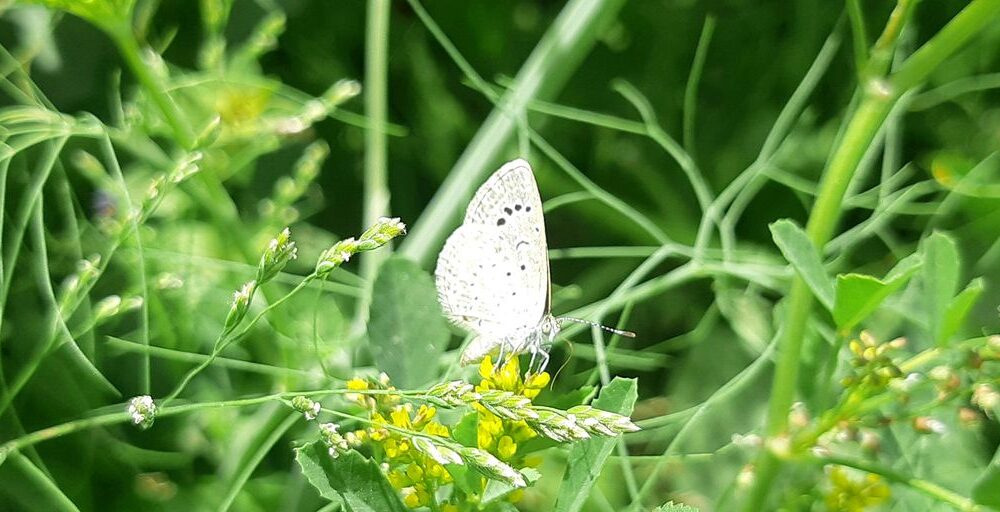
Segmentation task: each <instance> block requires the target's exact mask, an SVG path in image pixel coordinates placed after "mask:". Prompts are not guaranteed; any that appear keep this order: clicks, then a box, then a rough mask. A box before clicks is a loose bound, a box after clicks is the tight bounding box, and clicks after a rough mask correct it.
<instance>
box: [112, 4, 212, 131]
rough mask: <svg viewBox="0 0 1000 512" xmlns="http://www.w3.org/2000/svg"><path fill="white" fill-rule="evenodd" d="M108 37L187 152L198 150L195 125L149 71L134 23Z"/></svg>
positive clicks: (122, 25) (116, 30) (116, 29)
mask: <svg viewBox="0 0 1000 512" xmlns="http://www.w3.org/2000/svg"><path fill="white" fill-rule="evenodd" d="M108 34H109V35H110V36H111V39H112V40H114V42H115V45H116V46H118V51H119V52H121V55H122V58H123V59H125V64H126V65H128V67H129V69H130V70H132V73H133V74H134V75H135V77H136V79H138V80H139V84H140V85H142V88H143V90H145V91H146V93H147V94H149V97H150V99H152V100H153V103H154V104H155V105H156V107H157V108H158V109H159V110H160V113H162V114H163V119H164V120H165V121H166V122H167V124H168V125H169V126H170V129H171V131H172V132H173V134H174V139H175V140H176V141H177V143H178V144H180V145H181V146H182V147H183V148H184V149H191V148H193V147H194V142H195V140H194V135H193V133H192V132H191V125H190V123H188V122H187V120H185V119H184V116H183V115H182V114H181V111H180V109H178V108H177V105H176V104H175V103H174V101H173V100H172V99H171V98H170V96H168V95H167V93H166V91H165V88H164V87H163V84H161V83H160V80H159V79H157V77H156V75H155V74H153V71H152V70H151V69H150V68H149V64H147V63H146V61H145V60H143V58H142V50H141V49H140V48H139V44H138V43H137V42H136V40H135V35H134V34H133V33H132V27H131V23H122V24H121V26H120V27H119V28H114V29H110V30H109V31H108Z"/></svg>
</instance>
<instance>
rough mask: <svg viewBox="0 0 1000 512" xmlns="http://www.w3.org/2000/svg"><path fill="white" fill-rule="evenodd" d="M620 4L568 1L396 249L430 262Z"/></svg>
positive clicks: (604, 0) (420, 10) (615, 1)
mask: <svg viewBox="0 0 1000 512" xmlns="http://www.w3.org/2000/svg"><path fill="white" fill-rule="evenodd" d="M624 3H625V2H624V0H570V2H569V3H567V4H566V6H565V7H564V8H563V9H562V12H560V14H559V17H558V18H556V20H555V22H553V24H552V26H551V28H549V30H548V32H546V33H545V35H544V36H543V37H542V39H541V41H539V43H538V46H536V47H535V49H534V51H532V53H531V56H529V57H528V60H527V61H525V63H524V66H523V67H522V68H521V70H520V71H519V72H518V74H517V77H516V78H515V80H514V84H513V85H512V87H511V89H510V90H508V91H507V92H506V93H505V94H504V95H503V97H502V98H501V99H500V102H499V104H498V105H497V107H496V108H494V109H493V111H492V112H491V113H490V115H489V117H488V118H487V119H486V121H485V122H484V123H483V125H482V126H481V127H480V129H479V132H478V133H476V136H475V138H474V139H473V140H472V142H470V143H469V146H468V147H467V148H466V150H465V152H464V153H463V154H462V156H461V157H460V158H459V160H458V162H457V163H456V164H455V167H454V168H453V169H452V170H451V172H450V173H448V177H447V178H446V179H445V181H444V183H442V185H441V187H440V188H439V189H438V192H437V194H435V196H434V198H433V199H432V200H431V203H430V204H429V205H427V208H426V209H425V210H424V213H423V214H422V215H421V216H420V218H419V219H417V222H415V223H413V226H414V229H413V231H412V232H411V233H410V234H409V235H408V236H407V237H406V241H405V242H404V243H403V245H402V247H401V249H402V252H403V254H404V255H406V256H407V257H409V258H411V259H413V260H416V261H418V262H420V263H423V264H426V263H428V262H429V261H430V260H431V258H432V257H433V256H434V255H435V254H436V253H437V250H438V249H439V248H440V246H441V244H442V242H443V241H444V238H445V236H446V235H447V234H448V232H449V231H450V230H451V228H452V227H453V226H454V224H453V222H454V220H455V219H456V218H458V216H459V213H460V211H461V210H462V208H464V206H465V204H466V203H467V202H468V201H469V199H470V198H471V197H472V194H473V192H475V190H476V187H478V186H479V185H480V184H481V183H482V182H483V181H484V180H485V178H486V176H487V175H488V174H489V173H490V172H492V171H493V167H494V166H495V165H496V164H497V163H498V161H499V160H500V159H501V158H502V156H503V150H504V149H506V148H507V146H508V144H509V142H510V141H511V138H512V136H513V134H514V130H515V129H516V128H517V126H518V119H519V118H521V117H522V116H523V115H525V112H526V111H527V110H528V105H529V103H530V102H531V101H533V100H539V99H540V100H546V99H550V98H552V97H553V96H555V94H556V93H557V92H558V91H559V90H560V89H562V87H563V85H565V83H566V81H567V80H568V79H569V77H570V75H571V74H572V73H573V71H575V70H576V68H577V67H578V66H579V65H580V63H581V62H582V61H583V58H584V57H585V56H586V55H587V53H588V52H589V51H590V49H591V48H592V47H593V46H594V43H596V42H597V38H598V37H599V36H600V35H601V33H602V32H603V28H604V27H606V26H607V25H608V24H609V23H610V22H612V21H614V19H615V18H616V17H617V15H618V11H619V10H621V7H622V5H624ZM410 5H411V6H413V8H414V10H415V11H417V14H418V15H419V16H421V18H422V19H424V16H423V15H425V14H426V11H424V10H423V7H421V6H420V4H419V2H417V1H416V0H410ZM428 19H429V18H428ZM425 24H427V21H426V19H425ZM429 28H430V27H429ZM434 28H436V26H435V27H434ZM439 39H440V38H439Z"/></svg>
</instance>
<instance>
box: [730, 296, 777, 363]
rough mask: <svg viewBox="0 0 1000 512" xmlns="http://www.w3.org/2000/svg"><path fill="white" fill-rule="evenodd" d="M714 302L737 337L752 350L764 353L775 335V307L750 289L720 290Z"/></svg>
mask: <svg viewBox="0 0 1000 512" xmlns="http://www.w3.org/2000/svg"><path fill="white" fill-rule="evenodd" d="M715 303H716V304H718V306H719V312H720V313H722V316H724V317H726V320H728V321H729V326H730V327H732V329H733V330H734V331H736V335H737V336H739V337H740V338H741V339H743V340H744V341H745V342H746V343H747V345H749V346H750V347H751V348H752V349H753V350H756V351H763V350H764V348H765V347H767V344H768V343H769V342H770V341H771V338H772V337H773V336H774V329H773V327H772V322H771V318H772V317H771V315H772V310H773V309H774V305H773V304H771V303H770V302H768V301H767V300H765V299H764V298H763V297H761V296H760V294H758V293H756V292H754V291H752V290H750V289H736V288H728V287H718V288H717V289H716V293H715Z"/></svg>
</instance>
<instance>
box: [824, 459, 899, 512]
mask: <svg viewBox="0 0 1000 512" xmlns="http://www.w3.org/2000/svg"><path fill="white" fill-rule="evenodd" d="M827 477H828V479H829V481H830V489H829V490H828V491H827V493H826V496H825V497H824V500H823V501H824V502H825V503H826V508H827V509H828V510H830V511H835V512H863V511H865V510H870V509H872V508H875V507H877V506H878V505H880V504H882V503H884V502H885V501H886V500H888V499H889V494H890V492H889V486H888V485H886V484H885V482H884V481H883V480H882V477H881V476H879V475H876V474H873V473H865V475H864V476H863V477H860V478H859V477H856V476H852V475H850V474H849V473H848V472H847V470H846V469H844V468H843V467H842V466H833V467H832V468H831V469H830V471H829V473H828V475H827Z"/></svg>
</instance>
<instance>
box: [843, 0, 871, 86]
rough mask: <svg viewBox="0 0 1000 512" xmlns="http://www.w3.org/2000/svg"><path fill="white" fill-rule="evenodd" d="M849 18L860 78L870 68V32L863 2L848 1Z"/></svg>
mask: <svg viewBox="0 0 1000 512" xmlns="http://www.w3.org/2000/svg"><path fill="white" fill-rule="evenodd" d="M847 18H848V19H849V20H850V21H851V36H853V39H852V41H853V44H854V47H853V50H854V68H855V70H856V71H857V73H858V76H859V77H860V76H861V74H862V73H863V72H864V71H865V69H866V68H867V67H868V30H867V29H866V28H865V13H864V11H863V10H862V9H861V0H847Z"/></svg>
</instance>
